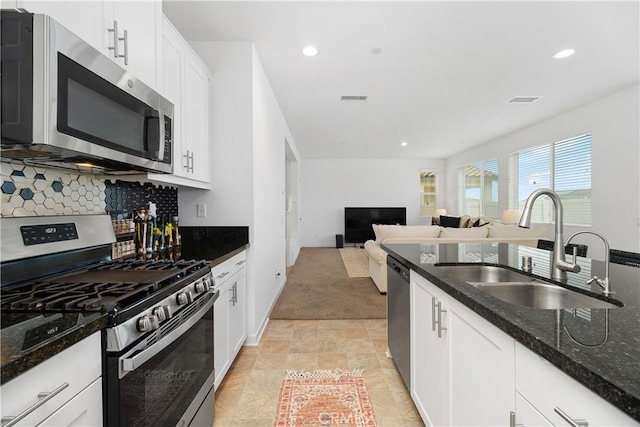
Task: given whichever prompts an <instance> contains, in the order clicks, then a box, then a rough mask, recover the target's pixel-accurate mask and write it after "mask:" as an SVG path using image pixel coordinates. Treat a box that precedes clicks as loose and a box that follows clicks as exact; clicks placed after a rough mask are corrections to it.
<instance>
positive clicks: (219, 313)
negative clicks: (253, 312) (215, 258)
mask: <svg viewBox="0 0 640 427" xmlns="http://www.w3.org/2000/svg"><path fill="white" fill-rule="evenodd" d="M245 263H246V253H245V252H242V253H241V254H238V255H236V256H235V257H233V258H231V259H229V260H228V261H225V262H224V263H222V264H220V265H219V266H217V267H215V268H214V269H213V270H212V271H213V275H214V280H215V286H216V287H217V288H218V290H219V291H220V295H219V296H218V299H217V300H216V302H215V305H214V308H213V315H214V325H213V331H214V332H213V333H214V336H213V342H214V366H215V370H216V379H215V388H216V389H217V388H218V386H219V385H220V383H221V382H222V380H223V379H224V376H225V375H226V374H227V372H228V371H229V368H230V367H231V364H232V363H233V361H234V360H235V358H236V356H237V355H238V352H239V351H240V348H242V345H243V344H244V342H245V340H246V338H247V328H246V310H247V301H246V294H247V275H246V268H245V267H246V265H245Z"/></svg>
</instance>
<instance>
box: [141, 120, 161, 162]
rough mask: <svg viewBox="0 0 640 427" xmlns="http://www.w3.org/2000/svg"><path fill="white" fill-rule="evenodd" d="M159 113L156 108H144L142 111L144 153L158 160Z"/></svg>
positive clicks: (159, 153) (159, 137)
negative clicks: (143, 111)
mask: <svg viewBox="0 0 640 427" xmlns="http://www.w3.org/2000/svg"><path fill="white" fill-rule="evenodd" d="M161 123H162V120H160V114H159V113H158V111H157V110H146V111H145V113H144V126H145V132H144V133H145V138H146V141H145V143H146V154H147V156H148V158H150V159H151V160H159V159H160V156H161V153H162V152H161V151H160V140H161V139H162V138H161V135H162V133H161V126H162V125H161Z"/></svg>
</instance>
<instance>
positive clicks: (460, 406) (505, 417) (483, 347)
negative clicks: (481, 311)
mask: <svg viewBox="0 0 640 427" xmlns="http://www.w3.org/2000/svg"><path fill="white" fill-rule="evenodd" d="M447 328H448V330H447V334H448V338H449V340H448V344H449V349H448V354H449V377H448V386H447V387H446V388H447V390H448V394H449V396H450V397H451V400H450V402H449V424H450V425H455V426H462V425H474V426H497V425H508V424H509V414H510V412H511V411H513V410H514V409H515V408H514V406H515V402H514V392H515V375H514V370H515V367H514V346H515V341H514V340H513V338H511V337H509V336H508V335H506V334H505V333H503V332H502V331H500V330H499V329H498V328H496V327H495V326H493V325H491V324H490V323H489V322H487V321H486V320H484V319H483V318H481V317H480V316H478V315H477V314H475V313H473V312H472V311H471V310H470V309H468V308H467V307H465V306H463V305H462V304H460V303H459V302H457V301H455V300H454V299H452V298H448V300H447Z"/></svg>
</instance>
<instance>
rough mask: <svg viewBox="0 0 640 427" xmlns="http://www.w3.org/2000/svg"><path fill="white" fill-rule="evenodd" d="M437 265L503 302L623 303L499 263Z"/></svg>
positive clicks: (541, 305)
mask: <svg viewBox="0 0 640 427" xmlns="http://www.w3.org/2000/svg"><path fill="white" fill-rule="evenodd" d="M437 268H438V270H440V271H442V272H446V273H447V274H450V275H452V276H454V277H456V278H457V279H459V280H463V281H465V282H467V283H469V284H470V285H472V286H475V287H477V288H478V289H480V290H482V291H484V292H486V293H488V294H489V295H492V296H494V297H496V298H498V299H500V300H502V301H504V302H507V303H510V304H514V305H519V306H523V307H530V308H538V309H563V308H619V307H621V306H622V304H620V305H616V304H613V303H610V302H607V301H603V300H600V299H598V298H594V297H591V296H589V295H585V294H582V293H580V292H575V291H572V290H570V289H567V288H564V287H562V286H558V285H555V284H553V283H548V282H544V281H542V280H538V279H536V278H534V277H532V276H528V275H526V274H522V273H519V272H517V271H513V270H509V269H507V268H503V267H499V266H493V265H439V266H437Z"/></svg>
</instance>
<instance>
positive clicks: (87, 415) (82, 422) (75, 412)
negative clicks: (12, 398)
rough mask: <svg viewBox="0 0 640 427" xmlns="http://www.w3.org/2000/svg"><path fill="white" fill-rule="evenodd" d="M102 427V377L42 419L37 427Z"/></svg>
mask: <svg viewBox="0 0 640 427" xmlns="http://www.w3.org/2000/svg"><path fill="white" fill-rule="evenodd" d="M62 426H83V427H102V378H98V379H97V380H95V381H94V382H93V384H91V385H90V386H89V387H87V388H85V389H84V390H82V391H81V392H80V394H78V395H77V396H76V397H74V398H73V399H71V400H70V401H69V402H67V403H66V404H65V405H64V406H63V407H62V408H60V409H58V410H57V411H56V412H55V413H54V414H53V415H51V416H50V417H49V418H47V419H46V420H44V422H43V423H42V424H38V427H62Z"/></svg>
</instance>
